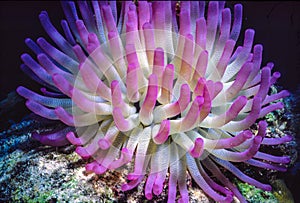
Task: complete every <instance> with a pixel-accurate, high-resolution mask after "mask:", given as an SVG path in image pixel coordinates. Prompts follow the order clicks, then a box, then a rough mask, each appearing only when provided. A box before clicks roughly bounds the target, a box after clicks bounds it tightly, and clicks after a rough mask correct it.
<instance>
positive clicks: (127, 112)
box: [17, 1, 291, 202]
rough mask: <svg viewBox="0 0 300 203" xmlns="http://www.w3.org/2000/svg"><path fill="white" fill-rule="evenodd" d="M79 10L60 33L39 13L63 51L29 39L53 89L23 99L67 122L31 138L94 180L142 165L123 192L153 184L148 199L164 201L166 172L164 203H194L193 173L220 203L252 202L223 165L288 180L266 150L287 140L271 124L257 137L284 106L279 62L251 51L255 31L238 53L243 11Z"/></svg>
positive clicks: (170, 5) (27, 59)
mask: <svg viewBox="0 0 300 203" xmlns="http://www.w3.org/2000/svg"><path fill="white" fill-rule="evenodd" d="M76 4H77V5H76ZM76 4H75V3H74V2H67V1H63V2H62V7H63V10H64V12H65V16H66V20H62V21H61V26H62V28H63V31H64V35H62V34H60V33H59V32H58V31H57V30H56V28H55V27H54V26H53V25H52V24H51V22H50V19H49V17H48V14H47V12H45V11H43V12H41V14H40V16H39V18H40V21H41V24H42V25H43V27H44V29H45V31H46V32H47V34H48V35H49V36H50V38H51V39H52V40H53V42H54V43H55V44H56V46H52V45H51V44H50V43H49V42H47V41H46V40H45V39H44V38H39V39H37V41H36V42H35V41H33V40H31V39H26V44H27V45H28V47H29V48H31V49H32V51H33V52H34V53H35V54H36V55H37V59H34V58H32V57H31V56H30V55H29V54H23V55H22V57H21V58H22V60H23V62H24V64H23V65H22V69H23V71H25V72H26V73H27V74H28V75H29V76H30V77H32V78H33V79H34V80H35V81H37V82H39V83H40V84H42V85H43V86H44V87H45V88H42V89H41V92H42V93H41V94H38V93H35V92H33V91H31V90H29V89H27V88H25V87H19V88H18V89H17V91H18V93H19V94H20V95H22V96H23V97H25V98H26V99H27V102H26V105H27V107H28V108H29V109H31V110H32V111H33V112H34V113H36V114H38V115H40V116H42V117H44V118H47V119H50V120H60V121H62V122H63V123H64V124H66V128H64V129H61V130H59V131H57V132H55V133H50V134H34V135H33V137H34V138H36V139H38V140H40V141H41V142H42V143H44V144H48V145H54V146H61V145H66V144H68V143H69V142H70V143H72V144H73V145H76V146H77V148H76V152H77V153H78V154H79V155H80V156H81V157H82V158H84V159H88V158H91V160H93V161H92V162H90V163H88V164H87V165H86V170H88V171H93V172H95V173H96V174H102V173H104V172H105V171H107V170H114V169H117V168H119V167H121V166H123V165H125V164H127V163H129V162H134V171H133V172H132V173H130V174H128V176H127V178H128V180H129V182H128V183H127V184H124V185H122V190H123V191H127V190H130V189H132V188H134V187H136V186H137V185H138V184H139V183H140V182H141V181H142V180H143V179H144V178H145V176H146V177H147V180H146V184H145V196H146V198H147V199H152V197H153V194H154V195H159V194H160V193H161V192H162V190H163V185H164V182H165V180H166V176H167V173H169V178H168V181H169V182H168V202H175V200H176V199H178V202H188V201H189V196H188V190H187V184H186V178H187V177H186V171H187V170H188V172H189V174H190V175H191V176H192V178H193V180H194V181H195V182H196V183H197V184H198V185H199V186H200V187H201V188H202V190H203V191H204V192H205V193H206V194H208V195H209V196H210V197H212V198H213V199H214V200H215V201H218V202H231V201H232V199H233V196H236V197H237V198H238V199H239V200H240V201H241V202H244V201H245V199H244V197H243V196H242V195H241V194H240V192H239V191H238V189H237V188H236V187H235V186H234V184H233V183H231V182H230V181H229V180H228V179H227V178H226V177H225V176H224V175H223V173H222V172H221V171H220V169H219V167H220V166H221V167H222V168H224V169H226V170H228V171H230V172H232V173H233V174H234V175H235V176H236V177H238V178H239V179H241V180H242V181H245V182H247V183H249V184H252V185H254V186H256V187H258V188H262V189H263V190H271V187H270V186H269V185H267V184H263V183H261V182H258V181H257V180H255V179H253V178H251V177H249V176H247V175H245V174H244V173H243V172H241V171H240V170H239V169H238V168H237V167H236V166H235V165H234V164H233V163H234V162H244V163H246V164H249V165H253V166H256V167H261V168H266V169H272V170H278V171H285V170H286V168H285V164H287V163H288V162H289V158H288V157H279V156H274V155H270V154H267V153H263V152H260V151H259V148H260V145H278V144H282V143H285V142H288V141H290V140H291V136H288V135H287V136H284V137H282V138H265V135H266V128H267V123H266V122H265V121H260V122H259V123H258V130H257V132H254V131H251V130H249V127H250V126H251V125H253V124H254V123H255V122H256V121H257V119H259V118H263V117H264V116H265V115H266V114H268V113H269V112H271V111H274V110H276V109H281V108H283V104H282V103H281V102H278V100H279V99H281V98H284V97H286V96H288V92H287V91H281V92H279V93H276V94H272V95H269V94H268V91H269V88H270V86H272V85H273V84H274V83H275V82H276V80H277V79H278V78H279V77H280V74H279V73H278V72H274V73H273V74H271V70H272V68H273V64H272V63H268V64H267V65H266V66H265V67H263V68H261V62H262V45H259V44H258V45H255V46H254V47H253V50H252V45H253V38H254V30H252V29H248V30H246V31H245V35H244V42H243V44H242V45H241V46H238V47H237V48H235V45H236V43H237V39H238V36H239V34H240V30H241V25H242V6H241V5H240V4H238V5H235V6H234V14H233V15H232V14H231V10H230V9H229V8H225V3H224V2H215V1H214V2H210V3H208V5H205V2H202V1H201V2H196V1H192V2H187V1H182V2H181V3H180V4H179V3H178V2H172V1H166V2H147V1H139V2H138V3H136V4H134V3H133V2H120V3H116V2H114V1H110V2H106V1H103V2H102V1H100V2H97V1H91V2H84V1H79V2H77V3H76ZM119 7H120V8H121V10H120V11H119V12H118V9H119ZM206 7H207V9H206ZM232 16H233V19H231V17H232ZM211 175H213V176H214V177H216V178H217V180H218V181H217V182H216V181H215V180H213V179H212V178H211ZM177 189H178V190H179V192H180V197H177Z"/></svg>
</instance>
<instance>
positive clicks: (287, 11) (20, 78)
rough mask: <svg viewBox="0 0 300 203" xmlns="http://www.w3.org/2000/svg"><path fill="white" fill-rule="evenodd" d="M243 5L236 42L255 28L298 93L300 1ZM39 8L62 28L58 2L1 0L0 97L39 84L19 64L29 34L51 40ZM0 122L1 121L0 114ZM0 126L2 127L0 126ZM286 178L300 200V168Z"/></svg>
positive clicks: (22, 111) (284, 80)
mask: <svg viewBox="0 0 300 203" xmlns="http://www.w3.org/2000/svg"><path fill="white" fill-rule="evenodd" d="M235 3H238V1H235V2H232V1H231V2H228V4H227V5H229V7H230V8H233V6H232V5H234V4H235ZM242 4H243V7H244V9H243V16H244V18H243V25H242V33H241V35H240V44H241V43H242V40H243V32H244V30H246V29H247V28H253V29H254V30H255V32H256V34H255V42H254V44H258V43H259V44H263V46H264V52H263V65H265V64H266V63H267V62H270V61H272V62H274V63H275V67H274V71H280V72H281V78H280V79H279V84H280V85H281V86H283V87H284V89H287V90H289V91H291V92H292V93H296V90H297V89H298V90H300V2H297V1H286V2H282V1H274V2H266V1H265V2H251V1H245V2H242ZM42 10H46V11H47V12H48V14H49V16H50V19H51V21H52V23H53V24H54V25H55V26H56V27H57V29H58V30H60V31H61V30H62V29H61V28H60V20H61V19H63V17H64V16H63V12H62V9H61V7H60V2H58V1H51V2H50V1H39V2H38V1H0V49H1V51H0V101H1V100H2V99H3V98H5V97H6V96H7V94H8V93H9V92H11V91H13V90H15V89H16V88H17V87H18V86H19V85H23V86H26V87H30V88H31V89H34V90H38V89H39V88H40V87H39V86H38V85H37V84H36V83H35V82H33V81H32V80H30V79H29V77H27V76H26V75H25V74H24V73H23V72H22V71H21V70H20V68H19V67H20V65H21V59H20V55H21V54H22V53H24V52H29V48H27V47H26V45H25V43H24V40H25V39H26V38H27V37H31V38H32V39H34V40H35V39H37V38H38V37H41V36H43V37H44V38H46V39H49V38H48V37H47V34H46V33H45V31H44V30H43V28H42V26H41V25H40V22H39V19H38V15H39V13H40V12H41V11H42ZM29 53H30V52H29ZM298 93H300V91H298ZM18 108H19V111H18V115H16V116H15V118H14V119H15V121H16V122H18V120H19V119H21V118H22V117H23V116H25V115H26V114H28V112H29V111H28V110H27V109H26V108H25V107H24V104H21V106H19V107H18ZM4 119H5V118H4ZM0 122H1V123H2V124H3V123H4V122H5V121H4V120H1V118H0ZM299 125H300V124H299ZM0 128H3V125H2V126H1V124H0ZM299 136H300V133H298V137H299ZM296 172H297V170H296ZM286 182H287V185H288V187H289V189H290V190H291V191H292V193H293V196H294V199H295V202H300V192H299V191H300V186H299V183H300V175H299V170H298V173H296V175H293V176H287V178H286Z"/></svg>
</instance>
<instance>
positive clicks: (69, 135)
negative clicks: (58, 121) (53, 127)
mask: <svg viewBox="0 0 300 203" xmlns="http://www.w3.org/2000/svg"><path fill="white" fill-rule="evenodd" d="M66 137H67V139H68V140H69V142H71V143H72V144H73V145H82V142H81V140H80V138H77V137H76V136H75V134H74V133H73V132H68V133H67V135H66Z"/></svg>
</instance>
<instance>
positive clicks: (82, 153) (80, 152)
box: [75, 146, 91, 159]
mask: <svg viewBox="0 0 300 203" xmlns="http://www.w3.org/2000/svg"><path fill="white" fill-rule="evenodd" d="M75 152H76V153H77V154H78V155H79V156H81V157H82V158H83V159H88V158H90V157H91V154H89V153H88V152H87V151H86V150H85V149H84V148H83V147H81V146H78V147H77V148H76V150H75Z"/></svg>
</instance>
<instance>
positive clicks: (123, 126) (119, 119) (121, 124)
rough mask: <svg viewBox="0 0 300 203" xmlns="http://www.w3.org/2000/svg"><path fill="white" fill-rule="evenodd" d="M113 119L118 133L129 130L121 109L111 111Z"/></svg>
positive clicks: (116, 108)
mask: <svg viewBox="0 0 300 203" xmlns="http://www.w3.org/2000/svg"><path fill="white" fill-rule="evenodd" d="M113 117H114V121H115V124H116V126H117V128H118V129H119V130H120V131H122V132H125V131H128V130H129V128H130V125H129V123H128V121H127V120H126V119H125V118H124V116H123V114H122V110H121V108H119V107H115V108H114V109H113Z"/></svg>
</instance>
